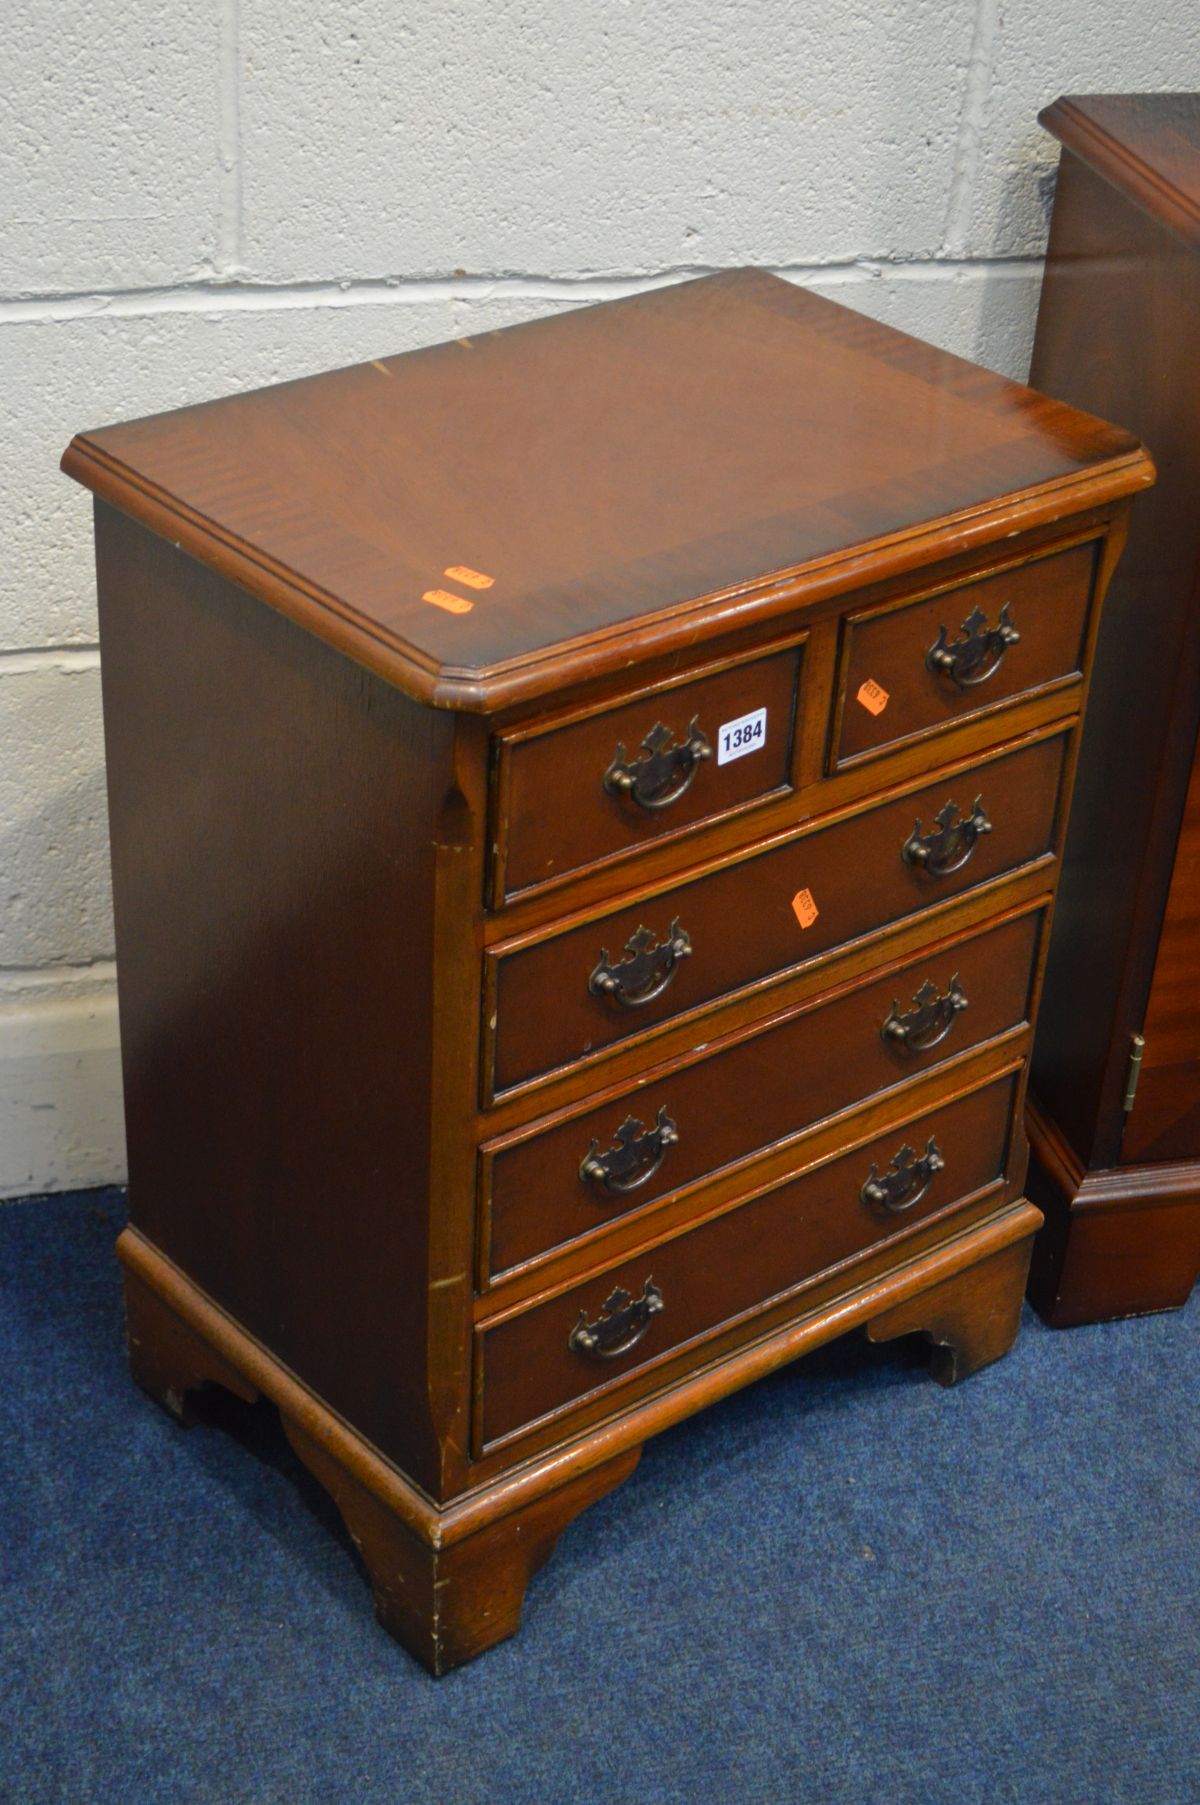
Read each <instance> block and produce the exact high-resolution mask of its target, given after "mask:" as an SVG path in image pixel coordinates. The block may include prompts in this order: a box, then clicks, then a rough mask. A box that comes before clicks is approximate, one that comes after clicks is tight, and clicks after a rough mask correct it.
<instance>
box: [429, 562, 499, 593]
mask: <svg viewBox="0 0 1200 1805" xmlns="http://www.w3.org/2000/svg"><path fill="white" fill-rule="evenodd" d="M442 575H443V576H444V577H449V579H450V581H451V582H452V583H465V584H466V586H467V588H468V589H490V588H491V586H492V584H493V583H494V582H495V581H496V579H495V577H485V576H484V574H483V572H482V571H481V570H472V569H471V568H470V566H469V565H467V564H452V565H451V566H450V568H449V570H444V571H443V572H442Z"/></svg>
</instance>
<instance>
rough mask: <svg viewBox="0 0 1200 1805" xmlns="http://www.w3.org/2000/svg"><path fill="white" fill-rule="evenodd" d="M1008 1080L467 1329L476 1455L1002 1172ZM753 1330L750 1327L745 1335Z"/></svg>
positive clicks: (1009, 1120) (1010, 1093)
mask: <svg viewBox="0 0 1200 1805" xmlns="http://www.w3.org/2000/svg"><path fill="white" fill-rule="evenodd" d="M1016 1095H1017V1074H1015V1073H1009V1074H1007V1075H1006V1076H1004V1077H1002V1078H1000V1079H997V1080H994V1081H993V1082H992V1083H990V1084H986V1085H984V1086H982V1087H981V1088H980V1089H978V1090H975V1091H972V1092H970V1093H968V1094H967V1095H966V1096H963V1097H960V1098H958V1099H957V1100H955V1101H954V1102H951V1103H946V1104H942V1105H941V1106H939V1107H935V1108H933V1109H931V1110H928V1111H926V1112H924V1113H923V1114H921V1115H919V1116H917V1117H915V1118H914V1119H913V1120H911V1121H909V1122H908V1123H906V1124H904V1125H903V1126H902V1127H899V1128H893V1129H891V1130H890V1131H889V1132H888V1133H886V1134H883V1135H880V1136H877V1137H875V1138H874V1139H873V1140H871V1141H869V1142H868V1143H867V1144H866V1145H864V1146H859V1147H856V1148H855V1149H854V1150H853V1151H852V1152H850V1153H846V1154H842V1155H839V1156H837V1157H834V1158H832V1159H829V1160H828V1161H826V1162H825V1163H824V1164H822V1165H819V1166H816V1167H813V1168H811V1169H810V1170H809V1171H807V1172H804V1173H802V1174H801V1175H800V1176H798V1177H795V1178H792V1179H790V1180H787V1181H785V1182H784V1183H783V1184H780V1185H777V1186H775V1187H774V1188H772V1189H770V1190H767V1191H764V1192H762V1193H761V1194H760V1195H759V1196H757V1197H753V1198H750V1199H748V1200H747V1201H744V1202H742V1203H740V1204H738V1205H737V1206H735V1207H734V1208H732V1209H730V1210H727V1211H726V1212H725V1213H724V1214H723V1215H719V1216H717V1217H715V1218H713V1219H711V1220H709V1221H708V1222H705V1223H702V1224H701V1225H700V1226H699V1227H696V1228H692V1229H688V1230H685V1231H684V1232H682V1233H680V1234H677V1235H676V1236H675V1237H674V1239H672V1240H669V1241H665V1242H663V1243H661V1244H660V1245H658V1246H656V1247H653V1248H650V1249H649V1250H647V1251H645V1252H643V1253H641V1254H639V1255H637V1256H636V1257H634V1258H632V1259H629V1260H625V1261H624V1262H622V1263H621V1264H620V1265H618V1266H615V1267H613V1268H612V1269H611V1270H610V1271H608V1272H606V1273H604V1274H603V1275H601V1276H598V1277H595V1278H592V1279H589V1280H587V1281H585V1282H584V1283H582V1284H580V1285H576V1286H574V1287H572V1288H571V1289H569V1290H566V1291H563V1292H561V1293H559V1294H558V1295H557V1296H555V1297H552V1298H550V1299H549V1300H547V1301H546V1302H544V1303H540V1304H534V1305H532V1306H531V1307H530V1308H528V1309H527V1310H524V1311H521V1312H520V1313H518V1314H515V1315H513V1316H511V1317H508V1318H507V1319H504V1320H500V1321H497V1322H496V1323H494V1324H493V1325H492V1326H490V1327H488V1326H486V1325H485V1326H484V1327H482V1328H481V1329H480V1330H479V1331H477V1341H478V1346H477V1349H476V1358H477V1361H478V1368H477V1375H478V1383H479V1396H478V1406H479V1407H478V1412H477V1433H476V1443H477V1447H478V1449H479V1451H483V1450H484V1449H486V1448H488V1447H490V1446H492V1445H494V1444H495V1443H497V1442H499V1441H503V1440H506V1439H507V1438H509V1437H511V1436H513V1435H515V1434H517V1433H519V1432H520V1431H521V1430H522V1429H524V1428H527V1427H529V1426H531V1425H532V1424H534V1423H536V1422H539V1421H542V1420H544V1419H545V1418H546V1417H549V1416H553V1415H557V1414H558V1413H560V1412H562V1411H564V1410H567V1409H569V1408H570V1407H571V1406H572V1405H575V1404H578V1403H579V1402H580V1401H581V1400H582V1399H584V1398H588V1397H590V1396H591V1395H592V1394H594V1393H596V1392H599V1391H601V1390H604V1389H605V1388H609V1387H613V1386H616V1385H618V1384H620V1383H621V1382H623V1381H624V1380H627V1379H629V1378H632V1377H633V1376H634V1375H636V1374H638V1373H642V1372H644V1371H645V1369H646V1368H647V1367H648V1366H651V1365H652V1364H654V1363H655V1362H657V1361H661V1360H663V1359H665V1358H666V1357H667V1356H668V1355H672V1354H676V1353H678V1352H680V1351H681V1350H682V1349H684V1348H685V1347H688V1346H689V1345H690V1344H693V1343H696V1342H699V1341H701V1340H702V1339H703V1338H704V1337H705V1336H708V1335H711V1334H713V1333H715V1332H716V1331H717V1330H718V1329H721V1328H724V1327H727V1326H728V1325H731V1324H733V1323H735V1322H737V1321H738V1320H739V1319H743V1318H745V1319H748V1320H750V1319H753V1317H754V1316H755V1315H756V1314H757V1313H758V1312H760V1311H762V1310H763V1309H765V1308H766V1307H767V1306H768V1305H769V1304H772V1303H776V1302H778V1301H779V1300H781V1299H782V1298H784V1297H786V1296H787V1294H788V1293H790V1292H792V1291H796V1290H799V1289H800V1288H801V1287H802V1286H803V1285H804V1284H805V1283H806V1282H808V1281H810V1280H812V1279H815V1278H817V1277H818V1276H819V1275H820V1274H822V1273H825V1272H828V1271H829V1270H830V1269H831V1268H832V1267H835V1266H840V1265H842V1264H843V1263H845V1262H847V1261H851V1260H853V1259H854V1258H855V1257H856V1256H859V1255H861V1254H864V1253H866V1252H867V1251H868V1250H869V1249H872V1248H876V1247H879V1246H881V1245H882V1244H884V1243H886V1242H889V1241H891V1240H893V1239H895V1238H897V1237H899V1236H901V1235H904V1234H905V1233H907V1232H908V1230H909V1229H910V1228H911V1227H912V1226H913V1225H914V1224H915V1223H918V1222H922V1221H925V1220H928V1218H929V1217H931V1216H933V1215H935V1214H937V1213H938V1212H940V1211H944V1210H949V1209H950V1208H952V1207H953V1206H955V1205H956V1204H959V1203H961V1202H963V1201H965V1200H966V1199H967V1198H969V1197H971V1196H972V1195H974V1194H976V1193H978V1192H980V1191H982V1190H984V1189H985V1188H986V1187H987V1186H989V1185H993V1184H996V1185H998V1184H999V1182H1000V1181H1001V1180H1002V1178H1003V1177H1004V1175H1005V1172H1006V1169H1007V1165H1008V1157H1009V1145H1010V1140H1011V1134H1012V1125H1013V1112H1014V1104H1015V1101H1016ZM748 1332H749V1333H752V1332H753V1330H752V1328H751V1329H750V1330H748Z"/></svg>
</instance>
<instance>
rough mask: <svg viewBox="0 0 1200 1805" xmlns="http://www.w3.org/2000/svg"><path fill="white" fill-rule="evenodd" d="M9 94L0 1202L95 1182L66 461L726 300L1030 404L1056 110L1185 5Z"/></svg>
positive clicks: (187, 74) (514, 20)
mask: <svg viewBox="0 0 1200 1805" xmlns="http://www.w3.org/2000/svg"><path fill="white" fill-rule="evenodd" d="M0 87H2V89H6V90H7V93H6V95H5V100H6V107H5V110H4V113H3V114H0V117H3V118H4V119H5V124H4V129H3V130H2V131H0V898H2V899H3V910H2V913H0V1195H9V1196H13V1195H20V1194H22V1193H25V1192H29V1191H34V1190H39V1189H58V1188H62V1187H64V1186H69V1185H86V1184H99V1183H103V1182H106V1181H109V1180H113V1179H117V1178H119V1177H121V1176H122V1172H123V1152H122V1144H121V1131H120V1109H119V1093H120V1077H119V1068H118V1065H117V1056H116V1047H117V1030H116V1008H115V990H114V979H115V971H114V966H113V963H112V958H113V947H112V925H111V912H110V903H109V894H108V881H107V847H106V837H105V819H104V786H103V744H102V734H101V726H100V708H99V684H98V670H99V660H98V653H97V650H96V643H95V641H96V619H95V598H94V590H93V582H92V553H91V542H90V507H89V502H88V498H87V497H86V496H85V495H84V493H83V492H82V491H81V490H79V489H77V488H76V487H75V486H74V485H73V484H71V483H68V482H67V480H66V479H65V478H64V477H62V476H60V475H59V473H58V468H57V465H58V458H59V455H60V454H61V452H62V449H63V447H64V446H65V444H66V442H67V440H68V439H69V437H70V435H71V434H72V432H74V431H75V430H76V429H77V428H80V427H88V426H98V425H101V424H104V423H105V422H108V421H111V420H116V419H121V418H129V417H131V416H135V415H138V414H144V413H150V412H153V411H155V410H157V409H160V408H165V407H173V406H178V405H180V404H181V403H184V402H189V401H197V400H201V399H203V398H205V397H207V396H212V395H220V394H225V393H228V392H230V391H231V390H234V389H238V388H247V387H250V386H253V385H255V384H258V383H263V382H271V381H274V380H277V379H279V378H282V377H285V376H294V375H298V374H302V373H304V372H307V371H312V370H319V369H323V368H327V367H329V366H332V365H335V364H338V363H345V362H349V361H352V360H355V359H358V358H366V357H379V356H384V355H387V354H388V353H391V352H395V351H398V350H401V349H404V348H406V347H409V346H415V345H421V344H427V343H430V342H431V341H434V340H437V339H441V338H451V337H462V336H466V335H467V334H470V333H475V332H480V331H485V330H487V329H488V328H490V327H493V326H497V325H501V324H505V323H508V322H509V321H512V320H517V319H526V318H529V317H531V316H534V315H537V314H543V313H549V312H552V311H554V310H555V309H558V308H562V307H571V306H575V305H577V304H579V303H580V302H583V301H587V300H592V299H602V298H604V297H606V296H609V295H618V294H624V293H628V292H630V291H631V290H634V289H636V288H638V287H641V286H644V285H646V284H648V283H652V282H655V281H661V280H670V279H675V278H678V277H680V276H683V275H687V274H690V273H701V272H703V271H708V270H713V269H720V268H724V267H727V266H729V265H733V264H739V263H756V264H762V265H766V266H767V267H769V268H772V269H776V270H778V271H780V273H782V274H784V275H787V276H790V277H793V278H794V279H795V280H797V281H799V282H804V283H807V284H810V285H812V286H814V287H818V288H820V289H821V290H822V291H824V292H826V293H829V294H833V295H836V296H837V298H838V299H840V300H843V301H845V302H846V303H847V304H849V305H850V306H853V307H857V308H861V309H862V310H863V311H864V312H867V313H871V314H874V315H876V316H878V317H880V318H882V319H886V320H888V321H891V322H892V323H894V324H896V325H898V326H901V327H903V328H905V329H906V330H908V331H912V332H917V333H920V334H921V335H922V336H924V337H927V338H930V339H933V340H934V341H935V342H936V343H938V344H941V345H945V346H947V347H948V348H950V349H951V350H955V351H958V352H961V353H963V354H965V355H967V356H970V357H974V358H977V359H979V360H980V361H981V362H983V363H986V364H989V365H991V366H992V367H993V368H996V369H999V370H1003V371H1005V372H1006V373H1008V374H1010V375H1016V376H1021V375H1023V374H1024V372H1025V369H1026V366H1027V360H1028V349H1029V342H1030V337H1031V333H1032V326H1033V317H1034V310H1035V306H1036V298H1037V285H1038V280H1039V274H1040V271H1039V259H1040V256H1041V253H1042V250H1043V245H1044V234H1045V223H1044V222H1045V213H1046V203H1047V198H1048V188H1049V183H1048V179H1047V178H1048V174H1049V172H1050V170H1051V169H1052V167H1053V164H1054V160H1055V154H1054V146H1053V145H1052V144H1051V142H1050V141H1049V140H1048V139H1046V138H1045V137H1044V135H1043V134H1042V133H1041V132H1040V131H1039V129H1038V127H1037V125H1036V123H1035V117H1036V113H1037V111H1038V108H1039V107H1041V106H1043V105H1044V104H1045V103H1046V102H1047V101H1049V100H1052V99H1053V98H1054V97H1055V96H1056V95H1057V94H1059V93H1062V92H1064V91H1066V92H1069V91H1072V90H1074V91H1076V92H1087V91H1093V92H1094V91H1105V90H1109V91H1111V90H1119V89H1130V88H1197V87H1200V9H1198V8H1197V6H1196V4H1195V0H1141V4H1140V5H1139V6H1136V7H1134V6H1131V5H1129V3H1128V0H1036V3H1035V0H853V3H852V0H706V3H705V4H697V3H695V0H655V3H654V4H647V0H418V4H416V5H415V6H407V7H406V6H402V5H398V4H397V3H396V0H339V3H338V4H336V5H322V4H316V3H315V0H176V4H174V5H172V6H166V7H165V6H163V5H162V4H161V0H60V4H59V5H57V6H55V7H53V8H50V7H47V6H44V5H42V6H30V7H26V8H24V9H21V10H19V11H18V12H17V13H16V14H14V15H12V16H11V17H10V18H9V19H8V21H7V25H6V56H5V66H4V73H3V76H0Z"/></svg>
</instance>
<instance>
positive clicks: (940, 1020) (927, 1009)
mask: <svg viewBox="0 0 1200 1805" xmlns="http://www.w3.org/2000/svg"><path fill="white" fill-rule="evenodd" d="M966 1006H967V999H966V997H965V996H964V995H963V993H962V991H961V990H960V989H959V987H958V973H957V972H955V974H954V976H953V977H952V978H951V980H950V984H949V987H948V989H947V990H946V991H945V992H944V993H943V992H941V991H939V990H938V987H937V985H936V984H935V983H934V982H933V979H932V978H926V980H925V982H924V983H923V984H922V986H921V988H920V990H918V991H917V993H916V995H915V996H914V997H913V1001H912V1008H911V1009H906V1010H905V1011H904V1013H903V1015H902V1014H901V1013H900V1004H899V1002H898V1001H897V1002H893V1004H892V1007H891V1009H890V1010H889V1012H888V1017H887V1020H886V1021H885V1022H884V1024H883V1027H882V1028H881V1029H880V1030H879V1032H880V1034H881V1035H882V1036H883V1038H884V1040H886V1041H888V1042H889V1043H890V1044H891V1045H893V1046H898V1047H903V1048H904V1049H905V1051H906V1052H909V1053H927V1052H928V1051H929V1049H930V1047H936V1046H937V1044H938V1042H939V1041H943V1040H945V1038H946V1036H947V1034H949V1032H950V1030H951V1028H952V1027H953V1026H954V1024H955V1022H956V1021H957V1020H958V1018H959V1015H960V1014H961V1013H962V1011H963V1010H964V1009H965V1008H966Z"/></svg>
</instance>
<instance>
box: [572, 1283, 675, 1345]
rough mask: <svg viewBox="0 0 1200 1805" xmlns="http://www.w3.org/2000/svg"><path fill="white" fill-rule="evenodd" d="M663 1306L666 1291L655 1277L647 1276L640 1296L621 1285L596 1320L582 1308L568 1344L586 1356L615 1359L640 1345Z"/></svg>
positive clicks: (612, 1293) (606, 1301) (608, 1299)
mask: <svg viewBox="0 0 1200 1805" xmlns="http://www.w3.org/2000/svg"><path fill="white" fill-rule="evenodd" d="M662 1308H663V1294H662V1292H661V1291H660V1290H659V1288H658V1286H657V1285H656V1284H655V1283H654V1280H653V1279H647V1280H646V1282H645V1284H644V1285H643V1286H642V1295H641V1296H640V1297H638V1298H633V1297H630V1295H629V1293H628V1291H622V1290H621V1288H620V1286H618V1287H617V1289H616V1290H615V1291H613V1292H611V1293H610V1294H609V1296H608V1297H607V1298H606V1299H605V1302H604V1304H603V1306H602V1308H601V1311H600V1314H599V1316H598V1317H597V1318H596V1320H595V1322H589V1321H588V1314H587V1311H586V1310H581V1311H580V1312H579V1321H578V1322H577V1323H576V1324H575V1327H574V1328H573V1329H572V1330H571V1333H570V1334H569V1335H568V1336H567V1346H568V1347H569V1348H570V1350H571V1352H572V1353H573V1354H582V1356H583V1357H584V1359H585V1360H616V1359H617V1358H618V1357H619V1356H620V1355H621V1354H627V1353H628V1352H629V1350H630V1348H635V1347H636V1346H637V1344H638V1342H639V1341H640V1340H641V1339H642V1336H643V1335H644V1334H645V1333H646V1330H647V1329H648V1328H649V1327H650V1318H651V1317H652V1316H655V1315H657V1313H658V1312H659V1311H660V1310H661V1309H662Z"/></svg>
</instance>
